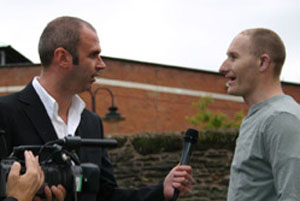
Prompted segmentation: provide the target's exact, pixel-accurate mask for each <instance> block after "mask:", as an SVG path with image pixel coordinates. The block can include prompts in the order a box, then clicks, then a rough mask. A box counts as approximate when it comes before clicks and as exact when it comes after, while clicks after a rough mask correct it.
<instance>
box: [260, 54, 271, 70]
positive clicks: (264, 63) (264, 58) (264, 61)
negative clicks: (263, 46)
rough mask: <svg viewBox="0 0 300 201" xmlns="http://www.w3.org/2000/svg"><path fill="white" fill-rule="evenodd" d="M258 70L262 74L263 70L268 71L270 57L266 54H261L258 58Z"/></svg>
mask: <svg viewBox="0 0 300 201" xmlns="http://www.w3.org/2000/svg"><path fill="white" fill-rule="evenodd" d="M259 59H260V61H259V62H260V68H259V71H261V72H263V71H265V70H267V69H268V67H269V66H270V63H271V62H270V56H269V55H268V54H262V55H261V56H260V58H259Z"/></svg>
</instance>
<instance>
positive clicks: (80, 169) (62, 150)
mask: <svg viewBox="0 0 300 201" xmlns="http://www.w3.org/2000/svg"><path fill="white" fill-rule="evenodd" d="M116 145H117V142H116V141H115V140H100V139H81V138H80V137H78V136H76V137H66V138H64V139H59V140H57V141H53V142H50V143H47V144H46V145H42V146H19V147H14V149H13V152H12V153H11V155H10V156H9V157H8V158H6V159H3V160H1V163H0V198H1V197H2V198H3V197H5V195H6V182H7V176H8V174H9V171H10V168H11V166H12V164H13V163H14V162H15V161H17V162H19V163H20V164H21V166H22V168H21V174H23V173H25V171H26V168H25V159H24V151H25V150H30V151H32V152H33V154H34V155H39V161H40V165H41V167H42V170H43V171H44V175H45V182H44V185H43V186H42V187H41V189H40V190H39V192H38V193H37V195H38V196H40V197H42V198H44V197H45V194H44V187H45V185H48V186H50V187H51V186H52V185H55V186H57V185H58V184H61V185H63V186H64V187H65V188H66V190H67V200H77V193H80V192H82V193H85V192H88V193H97V192H98V190H99V176H100V170H99V167H98V165H96V164H93V163H80V161H79V159H78V156H77V154H76V153H75V152H74V151H70V150H72V149H74V148H77V147H79V146H100V147H112V146H116Z"/></svg>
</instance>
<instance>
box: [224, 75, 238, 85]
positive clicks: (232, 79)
mask: <svg viewBox="0 0 300 201" xmlns="http://www.w3.org/2000/svg"><path fill="white" fill-rule="evenodd" d="M235 80H236V78H235V77H229V80H228V81H227V82H226V87H230V86H231V85H233V83H234V81H235Z"/></svg>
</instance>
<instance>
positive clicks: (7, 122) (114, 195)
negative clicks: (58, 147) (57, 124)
mask: <svg viewBox="0 0 300 201" xmlns="http://www.w3.org/2000/svg"><path fill="white" fill-rule="evenodd" d="M0 129H3V130H4V131H5V132H6V134H5V137H6V142H7V147H8V152H9V153H10V152H11V151H12V149H13V147H14V146H19V145H43V144H45V143H46V142H49V141H53V140H56V139H57V135H56V132H55V129H54V127H53V125H52V123H51V120H50V118H49V117H48V114H47V112H46V109H45V107H44V105H43V103H42V102H41V100H40V98H39V96H38V95H37V93H36V92H35V90H34V88H33V86H32V83H30V84H28V85H27V86H26V88H25V89H23V90H22V91H20V92H17V93H14V94H10V95H7V96H3V97H0ZM76 135H79V136H81V138H104V135H103V126H102V121H101V119H100V118H99V116H98V115H96V114H95V113H92V112H90V111H89V110H87V109H85V110H84V111H83V112H82V115H81V121H80V124H79V126H78V128H77V130H76ZM78 152H79V158H80V161H81V162H82V163H84V162H91V163H95V164H97V165H98V166H99V167H100V181H99V184H100V189H99V193H98V194H97V195H96V194H89V193H85V194H82V195H80V198H79V200H84V201H93V200H106V201H108V200H111V201H117V200H118V201H121V200H122V201H126V200H128V201H152V200H153V201H154V200H155V201H159V200H164V196H163V187H162V185H158V186H152V187H144V188H141V189H120V188H118V187H117V183H116V181H115V178H114V176H113V169H112V165H111V162H110V160H109V157H108V155H107V152H106V150H105V149H101V148H90V147H81V148H80V150H79V151H78Z"/></svg>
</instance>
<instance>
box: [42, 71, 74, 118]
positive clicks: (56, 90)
mask: <svg viewBox="0 0 300 201" xmlns="http://www.w3.org/2000/svg"><path fill="white" fill-rule="evenodd" d="M38 81H39V83H40V84H41V85H42V87H43V88H44V89H45V90H46V91H47V92H48V93H49V94H50V95H51V96H52V97H53V98H54V99H55V100H56V102H57V104H58V106H59V107H58V115H59V116H60V117H61V118H62V119H63V121H64V122H65V123H66V124H67V122H68V112H69V108H70V107H71V104H72V100H73V97H74V95H75V94H73V93H71V92H68V91H67V90H64V89H63V87H61V85H60V82H59V81H56V82H55V81H53V80H51V79H48V78H47V77H45V76H44V77H39V78H38Z"/></svg>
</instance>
